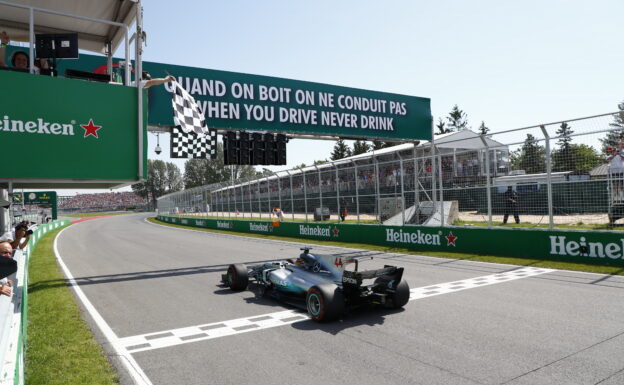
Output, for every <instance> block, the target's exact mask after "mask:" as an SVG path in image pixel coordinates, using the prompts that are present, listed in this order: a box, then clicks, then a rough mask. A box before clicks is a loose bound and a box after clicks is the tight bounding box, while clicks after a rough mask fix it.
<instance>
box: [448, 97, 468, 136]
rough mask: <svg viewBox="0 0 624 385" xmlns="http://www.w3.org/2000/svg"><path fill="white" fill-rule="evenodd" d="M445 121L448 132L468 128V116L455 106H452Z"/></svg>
mask: <svg viewBox="0 0 624 385" xmlns="http://www.w3.org/2000/svg"><path fill="white" fill-rule="evenodd" d="M446 120H447V121H448V130H449V131H448V132H453V131H461V130H465V129H467V128H468V115H466V113H465V112H464V111H462V110H460V109H459V107H458V106H457V104H456V105H454V106H453V109H452V110H451V112H449V115H448V117H447V118H446Z"/></svg>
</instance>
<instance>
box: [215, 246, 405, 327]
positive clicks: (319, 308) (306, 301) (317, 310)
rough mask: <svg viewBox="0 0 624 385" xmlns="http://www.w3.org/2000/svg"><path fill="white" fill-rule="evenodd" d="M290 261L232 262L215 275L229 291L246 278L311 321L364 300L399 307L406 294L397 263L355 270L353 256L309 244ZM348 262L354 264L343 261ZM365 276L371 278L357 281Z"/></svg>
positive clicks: (362, 303) (327, 318)
mask: <svg viewBox="0 0 624 385" xmlns="http://www.w3.org/2000/svg"><path fill="white" fill-rule="evenodd" d="M301 250H303V252H302V253H301V255H299V258H298V259H297V260H296V261H294V262H293V261H292V260H290V259H289V260H286V261H283V262H269V263H264V264H260V265H255V266H251V267H247V266H245V265H244V264H240V263H237V264H233V265H230V266H229V267H228V269H227V272H226V274H222V275H221V281H222V283H223V284H224V285H226V286H228V287H229V288H230V289H231V290H233V291H241V290H245V289H246V288H247V286H248V284H249V282H250V281H252V282H254V283H255V284H257V285H258V286H259V288H260V292H261V294H263V295H267V296H270V297H272V298H275V299H277V300H279V301H282V302H286V303H288V304H290V305H294V306H297V307H300V308H302V309H307V311H308V314H309V315H310V317H311V318H312V319H313V320H314V321H318V322H322V321H331V320H334V319H336V318H338V317H340V316H341V315H342V314H343V313H344V311H345V310H347V309H353V308H357V307H362V306H365V305H381V306H383V307H386V308H392V309H396V308H401V307H403V306H404V305H405V304H406V303H407V302H408V301H409V297H410V289H409V285H408V284H407V282H405V280H403V279H402V277H403V268H402V267H396V266H389V265H386V266H384V268H383V269H377V270H365V271H358V260H357V259H353V258H349V259H343V257H340V256H333V255H319V254H312V253H310V248H309V247H304V248H302V249H301ZM348 264H354V265H355V269H354V270H345V265H348ZM365 279H374V282H373V283H371V284H369V285H363V284H362V282H363V281H364V280H365Z"/></svg>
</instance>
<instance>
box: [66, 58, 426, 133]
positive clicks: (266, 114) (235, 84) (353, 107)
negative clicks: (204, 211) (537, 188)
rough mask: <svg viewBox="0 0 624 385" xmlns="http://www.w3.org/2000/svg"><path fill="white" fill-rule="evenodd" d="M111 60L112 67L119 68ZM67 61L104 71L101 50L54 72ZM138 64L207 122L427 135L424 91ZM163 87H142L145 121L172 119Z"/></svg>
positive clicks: (226, 125)
mask: <svg viewBox="0 0 624 385" xmlns="http://www.w3.org/2000/svg"><path fill="white" fill-rule="evenodd" d="M118 63H119V62H118V60H115V61H114V66H115V72H116V73H119V74H120V75H123V74H122V73H121V70H120V68H121V67H122V66H119V65H118ZM68 67H69V68H74V69H80V70H83V71H88V72H97V73H105V72H106V58H104V57H101V56H94V55H87V54H80V59H79V60H65V61H60V63H59V65H58V68H59V74H60V75H61V76H63V73H64V71H65V69H66V68H68ZM143 70H144V71H147V72H149V73H150V75H151V76H152V77H153V78H155V77H165V76H167V75H173V76H175V77H176V78H177V79H178V82H179V83H180V84H182V86H183V87H184V88H185V89H186V90H187V91H188V92H189V93H190V94H191V95H192V96H193V97H194V98H195V100H196V101H197V103H198V105H199V107H200V110H201V111H202V112H203V113H204V115H205V116H206V122H207V124H208V126H209V127H210V128H216V129H222V130H223V129H235V130H256V131H275V132H283V133H293V134H315V135H335V136H343V137H353V138H378V139H380V140H388V139H401V140H431V131H432V117H431V106H430V100H429V99H428V98H421V97H416V96H406V95H399V94H393V93H386V92H375V91H367V90H362V89H356V88H347V87H339V86H333V85H328V84H321V83H311V82H306V81H299V80H290V79H283V78H275V77H268V76H259V75H250V74H243V73H236V72H227V71H217V70H210V69H204V68H196V67H186V66H180V65H173V64H162V63H153V62H143ZM118 78H119V79H122V78H123V76H119V77H118ZM170 92H171V85H170V84H166V85H165V86H164V87H163V86H160V87H152V88H150V89H149V124H150V125H154V126H172V125H173V119H172V111H171V95H170Z"/></svg>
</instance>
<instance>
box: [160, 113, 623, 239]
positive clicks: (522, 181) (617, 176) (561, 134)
mask: <svg viewBox="0 0 624 385" xmlns="http://www.w3.org/2000/svg"><path fill="white" fill-rule="evenodd" d="M623 114H624V113H623V112H618V113H610V114H603V115H597V116H593V117H587V118H581V119H571V120H566V121H560V122H554V123H549V124H544V125H537V126H531V127H525V128H519V129H513V130H507V131H501V132H496V133H491V134H490V133H486V134H479V133H476V132H473V131H471V130H462V131H457V132H451V133H446V134H442V135H436V136H435V138H434V140H433V141H432V142H422V143H407V144H401V145H397V146H394V147H389V148H384V149H381V150H377V151H374V152H372V153H367V154H361V155H357V156H352V157H349V158H345V159H341V160H337V161H333V162H327V163H323V164H318V165H314V166H309V167H304V168H296V169H291V170H285V171H279V172H275V173H271V174H270V175H264V176H262V177H258V178H253V179H238V180H235V181H230V182H227V183H218V184H212V185H207V186H201V187H196V188H191V189H187V190H184V191H180V192H177V193H173V194H169V195H166V196H163V197H161V198H159V199H158V210H159V213H160V214H174V215H181V216H202V217H212V218H228V219H237V218H238V219H269V218H273V219H275V217H277V216H276V215H275V213H276V212H277V211H281V212H282V213H283V216H282V219H283V220H293V221H306V222H308V221H324V220H329V221H341V220H346V221H347V222H349V221H352V222H357V223H384V224H388V225H425V226H427V225H430V226H440V225H442V226H450V225H460V226H490V227H491V226H501V225H505V226H522V227H549V228H554V227H570V226H587V225H589V226H593V227H597V228H600V227H602V226H604V227H605V228H606V227H608V226H610V225H612V224H614V223H617V220H618V219H619V218H620V217H624V183H623V182H624V179H623V176H624V157H620V155H619V152H617V150H618V148H620V149H622V145H621V144H620V143H621V140H622V139H623V138H624V115H623ZM622 154H623V155H624V149H623V152H622ZM613 157H615V158H616V159H615V160H613V159H612V158H613ZM276 208H278V209H279V210H275V209H276ZM516 220H517V221H518V222H519V223H518V224H517V223H516Z"/></svg>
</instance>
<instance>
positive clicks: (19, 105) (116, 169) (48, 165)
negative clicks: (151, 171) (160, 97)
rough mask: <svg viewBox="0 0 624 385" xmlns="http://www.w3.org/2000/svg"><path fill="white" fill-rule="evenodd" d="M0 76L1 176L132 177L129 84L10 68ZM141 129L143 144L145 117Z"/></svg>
mask: <svg viewBox="0 0 624 385" xmlns="http://www.w3.org/2000/svg"><path fill="white" fill-rule="evenodd" d="M0 84H2V87H3V90H5V92H2V93H0V144H1V145H2V150H1V151H0V164H2V165H3V166H2V168H0V179H4V180H7V179H8V180H13V181H16V182H19V181H20V180H27V179H36V180H44V179H45V180H51V179H53V180H56V181H60V180H64V181H69V182H75V183H76V184H78V183H79V182H85V181H93V182H94V183H99V182H101V184H100V186H102V187H105V186H111V187H112V186H113V185H119V184H123V183H129V182H132V181H136V180H138V174H139V169H138V166H139V150H138V141H139V139H138V137H139V127H138V125H137V122H138V116H137V114H138V112H137V90H136V88H132V87H124V86H120V85H110V84H106V83H96V82H88V81H83V80H73V79H63V78H55V77H49V76H39V75H31V74H28V73H21V72H12V71H0ZM146 113H147V111H145V114H144V117H145V118H146V117H147V115H146ZM141 133H142V137H143V141H144V143H145V144H147V125H146V124H144V125H143V127H142V128H141ZM146 147H147V146H146V145H144V149H143V154H141V156H142V159H143V175H147V174H146V172H147V150H146Z"/></svg>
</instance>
